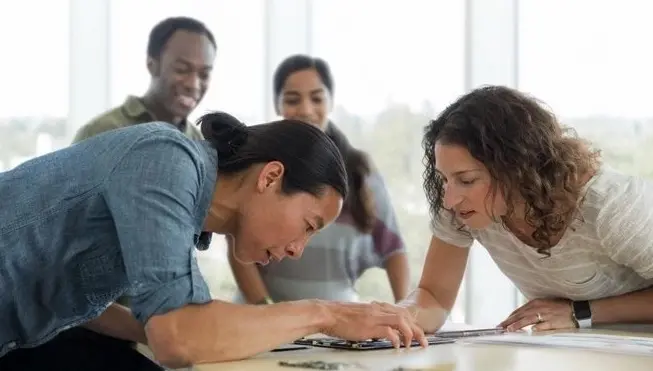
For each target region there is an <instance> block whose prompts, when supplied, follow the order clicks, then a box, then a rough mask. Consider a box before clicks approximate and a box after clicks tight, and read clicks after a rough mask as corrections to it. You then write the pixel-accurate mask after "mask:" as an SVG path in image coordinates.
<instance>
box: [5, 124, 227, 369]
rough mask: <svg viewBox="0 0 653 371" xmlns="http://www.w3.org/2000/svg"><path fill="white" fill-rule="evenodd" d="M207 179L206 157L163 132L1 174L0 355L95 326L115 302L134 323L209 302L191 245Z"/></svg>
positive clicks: (148, 127)
mask: <svg viewBox="0 0 653 371" xmlns="http://www.w3.org/2000/svg"><path fill="white" fill-rule="evenodd" d="M216 181H217V154H216V151H215V150H214V149H213V148H212V147H211V146H210V145H209V144H208V143H207V142H204V141H192V140H190V139H188V138H186V137H185V136H184V135H183V133H181V132H180V131H179V130H177V129H176V128H174V127H172V126H171V125H169V124H165V123H148V124H141V125H135V126H130V127H128V128H124V129H118V130H112V131H109V132H106V133H103V134H100V135H97V136H94V137H92V138H90V139H87V140H84V141H82V142H79V143H78V144H75V145H73V146H70V147H68V148H65V149H62V150H59V151H56V152H53V153H50V154H47V155H45V156H41V157H38V158H35V159H33V160H30V161H27V162H26V163H24V164H22V165H20V166H18V167H16V168H15V169H12V170H9V171H7V172H4V173H0V256H1V259H0V357H1V356H3V355H4V354H6V353H7V352H9V351H11V350H12V349H15V348H20V347H33V346H36V345H39V344H42V343H44V342H47V341H48V340H50V339H51V338H52V337H54V336H55V335H56V334H57V333H59V332H61V331H63V330H66V329H68V328H70V327H73V326H77V325H80V324H83V323H85V322H87V321H89V320H91V319H93V318H95V317H97V316H99V315H100V314H101V313H102V312H103V311H104V310H105V309H106V308H107V306H109V305H110V303H111V302H113V301H114V300H115V299H116V298H118V297H119V296H121V295H128V296H129V297H130V304H131V309H132V310H133V313H134V315H135V317H136V318H137V319H138V320H139V321H141V322H142V323H145V322H147V320H148V319H149V318H150V317H151V316H153V315H156V314H162V313H166V312H168V311H171V310H173V309H176V308H180V307H182V306H184V305H186V304H189V303H198V304H199V303H206V302H208V301H210V299H211V298H210V295H209V290H208V287H207V285H206V283H205V281H204V279H203V278H202V276H201V274H200V271H199V268H198V265H197V261H196V259H195V254H194V250H195V248H194V245H195V244H197V243H198V241H199V240H200V236H201V235H202V236H206V234H204V233H202V227H203V225H204V219H205V217H206V215H207V213H208V209H209V205H210V203H211V199H212V196H213V191H214V189H215V183H216ZM204 243H206V241H204Z"/></svg>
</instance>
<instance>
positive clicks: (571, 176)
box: [402, 86, 653, 331]
mask: <svg viewBox="0 0 653 371" xmlns="http://www.w3.org/2000/svg"><path fill="white" fill-rule="evenodd" d="M423 147H424V151H425V155H424V161H425V166H426V170H425V172H424V189H425V192H426V195H427V199H428V201H429V203H430V209H431V216H432V232H433V236H432V239H431V245H430V249H429V253H428V256H427V259H426V263H425V266H424V271H423V273H422V278H421V282H420V284H419V287H418V289H417V290H415V291H414V292H413V293H412V294H411V295H410V296H409V297H408V298H407V300H405V301H404V302H403V303H402V305H403V306H409V307H411V308H412V310H413V312H414V313H415V315H417V316H418V320H419V322H420V325H421V326H422V327H423V328H424V329H425V330H426V331H433V330H436V329H438V328H439V327H440V326H441V325H442V323H443V322H444V319H445V318H446V314H447V312H448V311H450V310H451V308H452V306H453V304H454V301H455V299H456V294H457V292H458V289H459V287H460V282H461V280H462V277H463V273H464V270H465V266H466V262H467V257H468V254H469V247H471V245H472V243H473V242H474V241H477V242H479V243H480V244H481V245H483V246H484V247H485V248H486V249H487V251H488V252H489V254H490V255H491V257H492V259H493V260H494V261H495V262H496V264H497V265H498V267H499V268H500V269H501V270H502V271H503V273H504V274H506V276H507V277H508V278H509V279H510V280H511V281H512V282H513V283H514V284H515V285H516V286H517V288H518V289H519V290H520V291H521V292H522V293H523V294H524V296H525V297H526V298H527V299H528V300H529V302H528V303H527V304H525V305H524V306H522V307H520V308H518V309H517V310H515V311H514V312H513V313H512V314H510V315H509V316H508V318H507V319H506V320H504V321H503V322H502V323H501V324H499V326H500V327H503V328H506V329H507V330H508V331H513V330H518V329H521V328H524V327H526V326H530V325H534V326H533V329H534V330H550V329H564V328H574V327H591V326H592V324H615V323H646V322H651V321H653V310H652V309H651V308H653V290H651V286H652V285H653V185H652V184H651V183H649V182H647V181H645V180H644V179H640V178H637V177H634V176H629V175H624V174H620V173H618V172H616V171H614V170H612V169H610V168H609V167H607V166H605V165H603V164H602V163H601V161H600V158H599V154H598V152H597V151H595V150H593V149H592V148H591V146H590V145H589V144H588V143H586V142H585V141H583V140H582V139H580V138H578V137H576V136H575V135H574V133H573V131H570V130H569V129H565V128H563V127H562V126H561V124H560V123H559V122H558V120H557V119H556V117H555V116H554V115H553V114H552V113H551V112H549V111H548V110H547V109H546V108H544V106H543V105H542V104H540V103H539V102H538V101H537V100H535V99H533V98H531V97H529V96H527V95H525V94H523V93H520V92H518V91H516V90H513V89H510V88H506V87H501V86H489V87H482V88H479V89H476V90H474V91H472V92H470V93H468V94H466V95H464V96H463V97H461V98H460V99H458V100H457V101H456V102H454V103H453V104H452V105H450V106H449V107H448V108H447V109H446V110H444V112H442V114H441V115H440V116H439V117H438V118H437V119H435V120H433V121H432V122H431V123H430V124H429V125H428V127H427V128H426V132H425V135H424V141H423Z"/></svg>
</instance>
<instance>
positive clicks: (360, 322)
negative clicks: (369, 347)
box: [320, 302, 428, 348]
mask: <svg viewBox="0 0 653 371" xmlns="http://www.w3.org/2000/svg"><path fill="white" fill-rule="evenodd" d="M323 304H324V306H325V308H326V310H327V311H328V313H329V315H330V317H331V321H330V324H329V325H328V326H327V327H325V328H323V329H321V330H320V332H322V333H324V334H326V335H329V336H333V337H337V338H341V339H345V340H351V341H362V340H367V339H388V340H390V341H392V344H393V345H394V346H395V348H399V347H400V345H401V344H402V343H403V344H406V346H408V347H410V345H411V343H412V341H413V340H417V341H418V342H419V343H420V344H421V345H422V346H423V347H426V346H428V342H427V340H426V337H425V336H424V331H422V329H421V328H420V327H419V326H418V325H417V322H416V321H415V318H414V316H413V315H411V313H410V312H409V311H408V310H407V309H406V308H403V307H400V306H397V305H394V304H388V303H377V302H374V303H370V304H364V303H342V302H323Z"/></svg>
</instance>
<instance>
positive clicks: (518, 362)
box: [194, 330, 653, 371]
mask: <svg viewBox="0 0 653 371" xmlns="http://www.w3.org/2000/svg"><path fill="white" fill-rule="evenodd" d="M589 331H590V332H591V333H600V334H616V335H629V336H640V337H653V333H633V332H624V331H614V330H589ZM315 360H320V361H325V362H346V363H353V364H357V365H358V367H350V368H347V369H346V370H352V371H354V370H374V371H391V370H393V369H394V368H397V367H400V366H401V367H404V369H408V370H410V369H411V368H414V369H416V370H432V371H454V370H455V371H481V370H482V371H522V370H524V371H526V370H528V371H551V370H556V371H566V370H569V371H572V370H573V371H579V370H591V371H603V370H605V371H614V370H628V371H639V370H642V371H644V370H646V371H650V370H653V357H646V356H631V355H621V354H611V353H602V352H596V351H586V350H578V349H555V348H535V347H528V346H513V345H489V344H487V345H486V344H443V345H433V346H430V347H429V348H427V349H421V348H420V349H408V350H406V349H399V350H394V349H392V350H379V351H361V352H356V351H346V350H334V349H324V348H311V349H304V350H296V351H287V352H268V353H263V354H260V355H258V356H256V357H253V358H250V359H247V360H243V361H237V362H225V363H216V364H205V365H197V366H195V367H194V370H196V371H236V370H238V371H254V370H256V371H259V370H261V371H265V370H280V371H303V370H306V371H308V369H301V368H289V367H281V366H279V365H278V362H279V361H315Z"/></svg>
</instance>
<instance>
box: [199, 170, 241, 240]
mask: <svg viewBox="0 0 653 371" xmlns="http://www.w3.org/2000/svg"><path fill="white" fill-rule="evenodd" d="M243 180H244V177H242V176H233V177H227V176H221V177H219V180H218V182H217V184H216V186H215V191H214V192H213V200H212V201H211V206H210V208H209V213H208V215H207V216H206V220H205V221H204V229H205V230H206V231H209V232H213V233H217V234H223V235H232V234H234V232H235V231H236V228H237V224H238V222H237V221H238V215H239V209H240V204H241V200H243V199H244V197H243V195H242V183H243Z"/></svg>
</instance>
